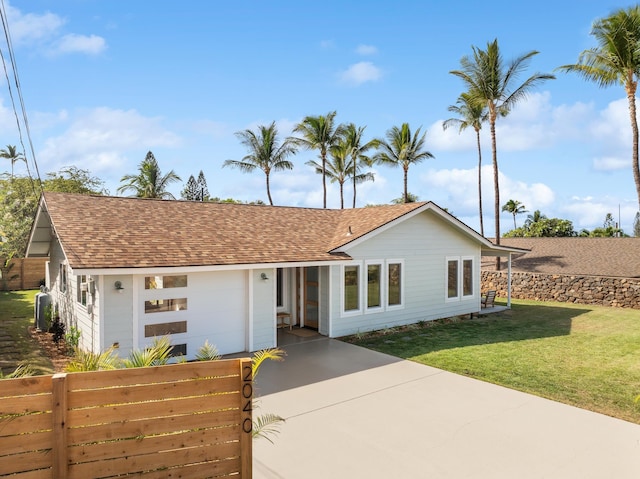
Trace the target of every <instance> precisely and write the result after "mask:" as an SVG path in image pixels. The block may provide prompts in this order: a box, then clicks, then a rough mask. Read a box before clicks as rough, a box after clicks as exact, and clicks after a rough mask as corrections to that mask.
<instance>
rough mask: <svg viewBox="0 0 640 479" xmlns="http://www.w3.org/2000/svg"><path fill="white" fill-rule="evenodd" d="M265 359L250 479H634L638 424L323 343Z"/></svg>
mask: <svg viewBox="0 0 640 479" xmlns="http://www.w3.org/2000/svg"><path fill="white" fill-rule="evenodd" d="M285 349H286V351H287V354H288V355H287V358H286V360H285V361H284V362H281V363H276V362H267V363H265V364H264V365H263V368H262V370H261V371H260V373H259V376H258V377H257V378H256V384H257V387H258V391H259V394H260V395H261V399H260V403H259V407H260V409H259V410H258V413H260V412H262V413H267V412H270V413H276V414H279V415H281V416H283V417H285V418H286V420H287V421H286V423H285V424H283V425H282V427H281V429H280V433H279V434H278V435H277V436H276V437H275V439H274V441H275V444H271V443H269V442H268V441H266V440H264V439H259V440H257V441H255V442H254V476H253V477H254V478H255V479H273V478H287V479H315V478H317V479H329V478H331V479H341V478H349V479H357V478H366V479H376V478H435V479H448V478H456V479H459V478H465V479H485V478H486V479H502V478H504V479H507V478H508V479H514V478H518V479H529V478H532V479H533V478H535V479H541V478H549V479H556V478H557V479H574V478H575V479H603V478H616V479H627V478H628V479H637V478H639V477H640V426H639V425H636V424H632V423H628V422H625V421H621V420H617V419H612V418H610V417H607V416H603V415H601V414H596V413H592V412H588V411H585V410H582V409H578V408H575V407H571V406H567V405H564V404H560V403H556V402H553V401H549V400H546V399H542V398H539V397H537V396H532V395H529V394H524V393H520V392H516V391H512V390H510V389H506V388H503V387H500V386H495V385H492V384H489V383H485V382H481V381H477V380H474V379H469V378H466V377H463V376H459V375H456V374H452V373H448V372H444V371H441V370H439V369H435V368H431V367H428V366H423V365H420V364H417V363H413V362H410V361H404V360H399V359H397V358H393V357H391V356H387V355H384V354H380V353H376V352H373V351H369V350H366V349H363V348H360V347H357V346H353V345H350V344H346V343H342V342H340V341H337V340H331V339H326V338H322V339H316V340H313V341H307V342H300V343H297V344H292V345H288V346H286V347H285Z"/></svg>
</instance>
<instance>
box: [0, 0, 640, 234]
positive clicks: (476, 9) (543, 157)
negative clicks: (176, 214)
mask: <svg viewBox="0 0 640 479" xmlns="http://www.w3.org/2000/svg"><path fill="white" fill-rule="evenodd" d="M4 4H5V7H6V10H7V16H8V23H9V28H10V31H11V36H12V40H13V46H14V54H15V58H16V62H17V67H18V73H19V76H20V81H21V86H22V95H23V98H24V102H25V107H26V111H27V115H28V120H29V125H30V130H31V137H32V140H33V145H34V149H35V155H36V160H37V163H38V167H39V171H40V172H41V174H42V175H43V176H44V174H45V173H46V172H50V171H57V170H59V169H60V168H61V167H63V166H69V165H75V166H78V167H81V168H86V169H88V170H90V172H91V173H92V174H93V175H95V176H97V177H99V178H101V179H103V180H104V181H105V183H106V187H107V188H108V189H109V191H110V192H111V194H116V189H117V188H118V186H119V185H120V178H121V177H122V176H123V175H125V174H128V173H135V172H136V170H137V167H138V165H139V163H140V161H142V160H143V159H144V157H145V154H146V152H147V151H149V150H151V151H153V153H154V155H155V157H156V159H157V160H158V162H159V164H160V167H161V168H162V170H163V172H167V171H169V170H171V169H173V170H175V172H176V173H177V174H178V175H180V176H181V177H182V179H183V180H184V181H186V180H187V179H188V177H189V175H194V176H197V175H198V172H199V171H200V170H202V171H203V172H204V174H205V177H206V179H207V183H208V187H209V191H210V193H211V195H212V196H218V197H222V198H227V197H233V198H236V199H241V200H255V199H262V200H264V201H266V200H267V197H266V190H265V186H264V175H263V174H262V173H261V172H257V173H254V174H243V173H241V172H239V171H238V170H233V169H229V168H224V169H222V168H221V166H222V163H223V162H224V161H225V160H227V159H241V158H242V157H243V156H244V155H245V153H246V152H245V150H244V149H243V147H242V146H241V145H240V143H239V141H238V139H237V138H236V136H235V135H234V133H235V132H237V131H240V130H244V129H247V128H251V129H254V128H255V127H256V126H257V125H260V124H269V123H270V122H272V121H276V122H277V124H278V128H279V131H280V133H281V135H282V137H283V138H284V137H285V136H288V135H289V134H290V133H291V129H292V127H293V125H295V124H296V123H297V122H299V121H300V120H301V119H302V118H303V117H304V116H306V115H320V114H326V113H327V112H330V111H333V110H336V111H337V113H338V114H337V118H336V119H337V121H339V122H354V123H356V124H357V125H359V126H366V127H367V128H366V133H367V135H368V138H373V137H382V136H383V135H384V134H385V132H386V131H387V130H388V129H389V128H391V127H392V126H394V125H398V126H399V125H400V124H402V123H404V122H407V123H409V124H410V126H411V127H412V128H413V129H417V128H418V127H422V129H423V131H424V130H426V131H427V140H426V145H427V149H428V150H429V151H430V152H431V153H432V154H433V155H434V156H435V158H434V159H431V160H426V161H424V162H423V163H421V164H419V165H416V166H413V167H411V169H410V170H409V191H410V192H412V193H414V194H417V195H418V197H419V198H420V199H421V200H432V201H434V202H435V203H437V204H438V205H440V206H442V207H446V208H448V209H449V211H451V212H453V213H454V214H455V215H456V216H458V217H459V218H460V219H461V220H462V221H464V222H465V223H466V224H468V225H469V226H471V227H472V228H475V229H479V221H478V200H477V197H478V195H477V186H476V185H477V170H476V168H477V153H476V146H475V135H474V133H473V131H467V132H465V133H463V134H458V131H457V129H455V128H454V129H449V130H447V131H443V129H442V121H443V120H445V119H447V118H450V117H451V114H450V113H449V112H448V111H447V108H448V106H449V105H452V104H454V103H455V101H456V99H457V97H458V95H459V94H460V93H461V92H462V91H463V90H464V86H463V85H462V83H461V82H460V80H458V79H457V78H456V77H454V76H452V75H451V74H450V73H449V71H451V70H454V69H457V68H458V67H459V65H460V58H461V57H462V56H464V55H467V54H470V53H471V46H472V45H475V46H479V47H481V48H484V47H485V46H486V44H487V42H489V41H492V40H493V39H494V38H497V39H498V41H499V44H500V47H501V51H502V52H503V54H504V56H505V58H506V59H510V58H513V57H515V56H518V55H521V54H523V53H526V52H528V51H530V50H538V51H539V52H540V54H539V55H537V56H535V57H534V58H533V60H532V62H531V65H530V67H529V69H528V70H527V72H525V75H527V76H528V75H530V74H532V73H534V72H536V71H537V72H553V70H554V69H555V68H556V67H558V66H560V65H563V64H567V63H575V62H576V61H577V58H578V54H579V53H580V52H581V51H582V50H584V49H586V48H589V47H592V46H594V42H593V39H592V37H591V36H590V35H589V32H590V28H591V24H592V22H593V21H594V20H595V19H596V18H599V17H603V16H606V15H608V14H609V13H611V11H613V10H614V9H617V8H621V7H626V6H629V5H630V4H628V3H612V2H610V1H609V0H604V1H602V0H598V1H595V0H581V1H577V0H575V1H557V0H555V1H548V0H541V1H538V2H535V4H531V3H527V2H525V3H523V2H512V1H486V2H481V3H478V2H475V1H470V0H469V1H465V0H462V1H459V2H441V1H431V0H423V1H397V2H378V1H373V0H371V1H369V2H365V3H363V2H345V1H333V0H326V1H324V2H293V1H278V0H272V1H270V2H264V1H255V0H247V1H244V2H228V1H225V2H223V1H204V0H202V1H193V0H183V1H182V2H169V1H165V0H157V1H155V2H152V3H150V2H140V1H134V2H124V1H112V0H111V1H109V0H56V1H53V0H29V1H26V0H23V1H18V0H12V1H11V2H8V1H6V0H5V1H4ZM151 5H152V6H151ZM0 48H2V50H3V55H4V56H5V59H6V58H7V54H6V45H3V43H0ZM556 75H557V79H556V80H553V81H549V82H546V83H544V84H543V85H542V86H541V87H539V88H538V89H536V90H535V92H534V93H533V94H532V95H531V96H530V97H529V98H528V99H527V100H526V101H525V102H522V103H521V104H519V105H518V106H517V107H516V109H515V110H514V111H513V112H512V113H511V115H509V116H508V117H507V118H502V119H499V120H498V125H497V139H498V163H499V166H500V198H501V204H504V203H505V202H506V201H507V200H508V199H515V200H518V201H520V202H522V203H524V205H525V206H526V208H527V210H529V211H530V212H532V211H534V210H540V211H541V212H542V213H543V214H545V215H547V216H549V217H560V218H566V219H570V220H571V221H573V224H574V228H575V229H576V230H579V229H582V228H589V229H592V228H594V227H597V226H601V225H602V223H603V220H604V218H605V215H606V214H607V213H612V214H613V216H614V218H615V219H616V221H617V220H618V217H619V218H620V221H621V226H622V228H623V229H624V230H625V231H627V232H631V231H632V223H633V219H634V215H635V213H636V211H637V197H636V193H635V186H634V182H633V177H632V173H631V167H630V165H631V141H630V127H629V119H628V110H627V102H626V97H625V93H624V89H623V88H622V87H621V86H619V87H612V88H608V89H600V88H598V87H597V86H596V85H595V84H592V83H586V82H584V81H583V80H582V79H580V78H579V77H577V76H574V75H567V74H564V73H559V72H556ZM525 78H526V77H525V76H522V77H521V80H524V79H525ZM3 85H4V86H3V87H2V88H0V125H1V126H2V131H3V132H4V135H3V138H2V140H0V144H1V145H7V144H15V145H20V136H19V132H18V128H17V126H16V120H15V117H14V114H13V109H12V105H11V100H10V97H9V89H8V87H7V85H6V81H5V82H3ZM14 94H15V91H14ZM23 134H24V129H23ZM23 141H24V143H25V145H27V140H26V137H25V138H24V140H23ZM482 142H483V155H484V161H483V163H484V167H483V171H482V172H483V177H484V186H483V205H484V211H485V215H484V216H485V218H484V219H485V232H486V233H487V234H488V235H491V234H492V233H493V184H492V169H491V166H490V158H491V148H490V143H489V137H488V126H487V127H485V129H484V130H483V136H482ZM27 153H28V157H29V158H30V162H31V161H32V159H31V154H30V152H29V151H28V152H27ZM311 159H316V152H314V151H302V152H300V153H298V154H297V155H296V156H295V157H293V159H292V161H294V163H295V168H294V170H293V171H291V172H283V173H275V174H274V175H273V176H272V196H273V199H274V202H275V204H279V205H295V206H309V207H322V182H321V177H320V176H319V175H316V174H315V173H314V172H313V170H312V169H311V168H310V167H308V166H306V165H305V162H306V161H308V160H311ZM9 169H10V166H9V165H8V164H6V165H5V164H2V165H1V166H0V171H9ZM24 172H25V170H24V166H23V165H16V173H24ZM374 173H375V175H376V181H375V182H373V183H367V184H365V185H362V186H361V187H360V189H359V190H358V206H364V205H366V204H372V203H388V202H390V201H391V200H392V199H393V198H397V197H399V196H400V195H401V193H402V172H401V170H400V169H397V170H394V169H390V168H388V167H383V166H377V167H375V168H374ZM182 186H183V185H182V184H176V185H175V186H174V187H172V188H171V191H172V192H173V193H174V194H175V195H176V196H179V193H180V190H181V189H182ZM345 202H346V204H350V203H351V197H350V196H349V195H347V198H346V201H345ZM329 206H330V207H339V196H338V188H337V185H330V189H329ZM619 213H620V216H619ZM525 217H526V215H523V216H520V217H519V218H518V225H521V224H522V222H523V221H524V219H525ZM501 223H502V232H505V231H507V230H508V229H510V228H512V227H513V219H512V217H511V216H510V215H509V214H507V213H504V214H503V215H502V217H501Z"/></svg>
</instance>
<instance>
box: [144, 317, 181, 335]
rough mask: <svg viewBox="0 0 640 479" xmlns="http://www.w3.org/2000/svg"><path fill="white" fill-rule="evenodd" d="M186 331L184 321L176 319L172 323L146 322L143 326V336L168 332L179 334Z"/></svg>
mask: <svg viewBox="0 0 640 479" xmlns="http://www.w3.org/2000/svg"><path fill="white" fill-rule="evenodd" d="M186 332H187V322H186V321H176V322H174V323H158V324H147V325H145V327H144V337H145V338H151V337H154V336H166V335H168V334H179V333H186Z"/></svg>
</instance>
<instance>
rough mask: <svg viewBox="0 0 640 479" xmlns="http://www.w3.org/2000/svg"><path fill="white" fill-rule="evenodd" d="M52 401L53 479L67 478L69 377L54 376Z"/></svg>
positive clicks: (62, 375)
mask: <svg viewBox="0 0 640 479" xmlns="http://www.w3.org/2000/svg"><path fill="white" fill-rule="evenodd" d="M52 386H53V389H52V393H53V397H52V399H51V405H52V411H53V444H52V449H53V450H52V453H53V479H66V477H67V375H66V374H64V373H62V374H54V375H53V378H52Z"/></svg>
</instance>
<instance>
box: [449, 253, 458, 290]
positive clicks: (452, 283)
mask: <svg viewBox="0 0 640 479" xmlns="http://www.w3.org/2000/svg"><path fill="white" fill-rule="evenodd" d="M457 297H458V260H457V259H450V260H447V298H449V299H452V298H457Z"/></svg>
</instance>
